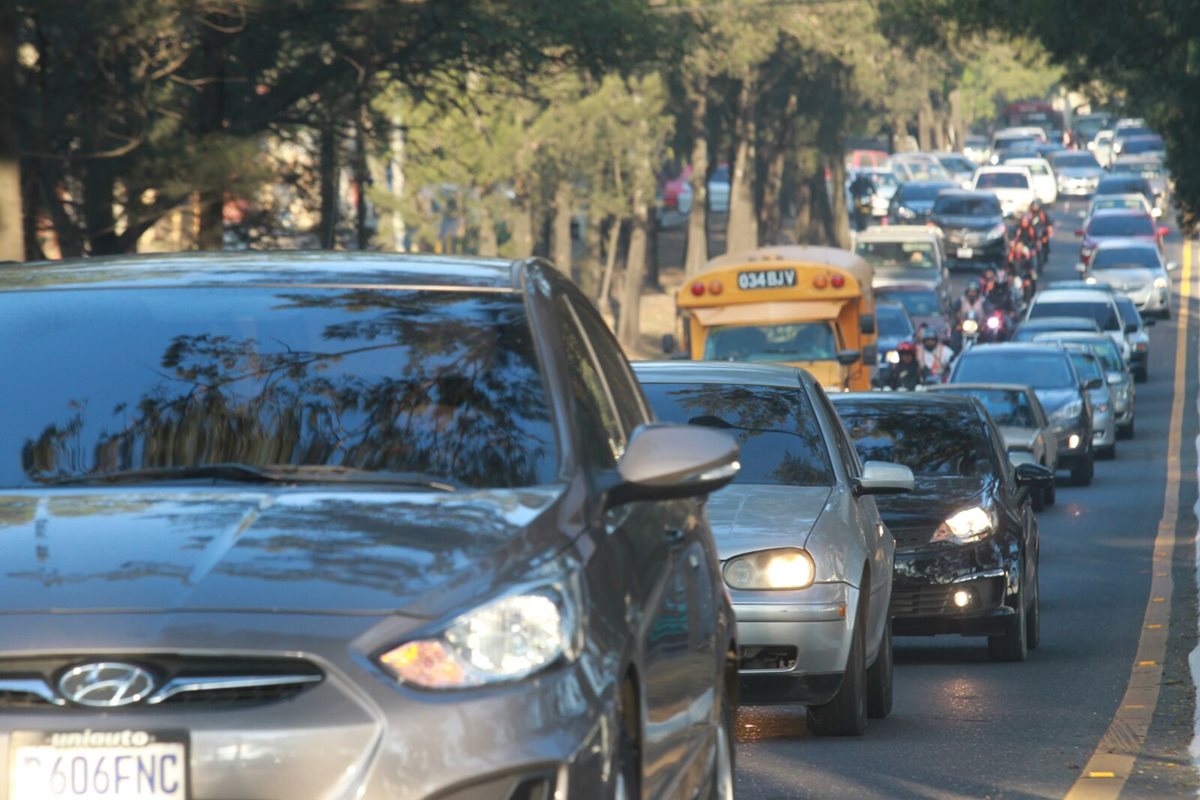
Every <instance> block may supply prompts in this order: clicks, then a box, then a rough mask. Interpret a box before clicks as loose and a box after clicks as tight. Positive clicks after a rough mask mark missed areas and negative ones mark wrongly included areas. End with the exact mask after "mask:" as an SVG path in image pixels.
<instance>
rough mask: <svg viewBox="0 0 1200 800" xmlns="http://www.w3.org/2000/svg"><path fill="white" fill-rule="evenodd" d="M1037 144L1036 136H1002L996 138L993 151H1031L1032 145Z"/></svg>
mask: <svg viewBox="0 0 1200 800" xmlns="http://www.w3.org/2000/svg"><path fill="white" fill-rule="evenodd" d="M1037 143H1038V140H1037V137H1036V136H1002V137H997V138H996V144H995V145H994V147H993V149H995V150H1016V149H1022V148H1023V149H1028V150H1032V149H1033V147H1034V145H1036V144H1037Z"/></svg>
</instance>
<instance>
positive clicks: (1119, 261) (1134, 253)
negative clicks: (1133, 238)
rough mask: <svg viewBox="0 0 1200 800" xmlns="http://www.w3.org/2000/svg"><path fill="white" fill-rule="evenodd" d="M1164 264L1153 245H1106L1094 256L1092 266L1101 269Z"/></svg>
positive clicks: (1149, 267) (1152, 267)
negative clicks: (1161, 262)
mask: <svg viewBox="0 0 1200 800" xmlns="http://www.w3.org/2000/svg"><path fill="white" fill-rule="evenodd" d="M1160 266H1162V265H1161V264H1160V263H1159V261H1158V251H1157V250H1155V249H1154V248H1153V247H1105V248H1101V249H1100V250H1097V251H1096V253H1095V254H1094V255H1093V256H1092V263H1091V268H1092V269H1093V270H1099V269H1130V268H1131V267H1133V268H1136V267H1144V268H1145V269H1158V268H1159V267H1160Z"/></svg>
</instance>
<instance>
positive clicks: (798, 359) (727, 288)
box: [676, 246, 876, 391]
mask: <svg viewBox="0 0 1200 800" xmlns="http://www.w3.org/2000/svg"><path fill="white" fill-rule="evenodd" d="M871 275H872V269H871V265H870V264H868V263H867V262H866V261H864V260H863V259H861V258H859V257H858V256H856V255H855V254H854V253H851V252H849V251H846V250H838V249H835V248H832V247H799V246H788V247H764V248H760V249H758V250H754V251H752V252H750V253H742V254H734V255H727V256H722V257H720V258H717V259H715V260H713V261H711V262H709V265H708V268H707V269H706V270H705V271H704V272H703V273H702V274H700V275H697V276H695V277H694V278H691V279H690V280H688V281H686V282H684V284H683V286H682V287H681V288H680V289H679V294H678V296H677V297H676V306H677V307H678V309H679V313H680V315H681V316H682V318H683V320H682V321H683V335H684V342H685V348H686V349H687V351H688V354H689V355H690V356H691V358H693V359H696V360H708V361H755V362H779V363H781V364H791V365H794V366H799V367H803V368H804V369H806V370H808V371H809V372H811V373H812V374H813V375H814V376H815V377H816V378H817V380H818V381H820V383H821V385H822V386H824V387H825V388H827V389H834V390H842V389H848V390H851V391H866V390H869V389H870V388H871V367H872V366H873V365H874V364H875V358H876V345H875V341H876V333H875V296H874V294H873V293H872V291H871Z"/></svg>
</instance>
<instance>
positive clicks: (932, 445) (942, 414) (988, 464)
mask: <svg viewBox="0 0 1200 800" xmlns="http://www.w3.org/2000/svg"><path fill="white" fill-rule="evenodd" d="M836 403H837V410H838V415H839V416H840V417H841V418H842V421H843V422H844V423H845V425H846V430H847V431H848V432H849V433H850V438H852V439H853V440H854V448H855V449H856V450H857V451H858V455H859V458H861V459H862V460H863V461H891V462H894V463H897V464H903V465H904V466H906V467H908V468H909V469H911V470H912V471H913V475H914V476H916V477H918V478H963V477H977V476H982V475H987V474H990V473H991V472H992V469H993V466H992V461H991V459H990V458H989V456H988V454H989V453H990V452H991V447H990V446H989V444H988V437H987V434H986V432H985V430H984V427H983V421H982V420H981V419H980V418H979V415H978V414H976V413H975V411H974V410H973V409H970V408H963V407H961V406H959V407H949V406H947V405H946V404H939V405H938V406H937V407H926V408H922V407H920V406H914V405H910V404H896V403H879V402H873V401H870V400H855V399H850V398H847V399H844V400H838V401H836Z"/></svg>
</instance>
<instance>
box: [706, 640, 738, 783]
mask: <svg viewBox="0 0 1200 800" xmlns="http://www.w3.org/2000/svg"><path fill="white" fill-rule="evenodd" d="M733 683H734V685H735V686H736V685H737V666H736V660H735V661H734V678H733ZM736 705H737V704H736V703H735V702H734V699H733V698H732V697H730V689H729V685H728V682H727V685H726V686H725V689H724V691H722V692H721V725H720V727H719V728H717V736H716V750H715V752H714V753H713V769H712V779H711V780H710V781H709V784H708V794H707V795H705V797H706V798H707V800H733V772H734V770H733V766H734V750H733V748H734V735H733V729H734V717H735V716H736V714H737V708H736Z"/></svg>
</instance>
